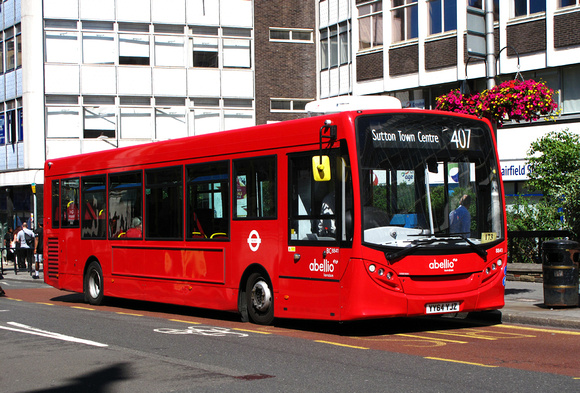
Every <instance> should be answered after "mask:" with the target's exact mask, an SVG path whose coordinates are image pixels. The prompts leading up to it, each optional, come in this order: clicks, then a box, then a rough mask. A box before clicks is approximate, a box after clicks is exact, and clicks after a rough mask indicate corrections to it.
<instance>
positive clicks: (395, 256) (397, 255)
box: [385, 235, 487, 262]
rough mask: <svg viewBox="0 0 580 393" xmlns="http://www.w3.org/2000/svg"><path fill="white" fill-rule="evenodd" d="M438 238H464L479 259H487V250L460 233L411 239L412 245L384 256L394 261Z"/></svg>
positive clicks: (438, 239)
mask: <svg viewBox="0 0 580 393" xmlns="http://www.w3.org/2000/svg"><path fill="white" fill-rule="evenodd" d="M440 240H465V242H466V243H467V244H469V246H470V247H471V248H473V250H474V251H475V253H476V254H477V255H479V256H480V257H481V259H483V260H484V261H487V250H484V249H482V248H481V247H479V246H478V245H477V244H475V243H474V242H472V241H471V240H469V239H468V238H467V237H464V236H460V235H455V236H454V235H434V236H433V237H430V238H428V239H421V240H415V241H413V245H412V246H410V247H405V248H403V249H401V250H399V251H396V252H391V253H385V257H386V258H387V260H388V261H390V262H395V261H397V260H399V259H401V258H402V257H404V256H407V255H409V254H411V253H413V252H415V250H416V249H417V248H419V247H421V246H424V245H426V244H432V243H435V242H437V241H440Z"/></svg>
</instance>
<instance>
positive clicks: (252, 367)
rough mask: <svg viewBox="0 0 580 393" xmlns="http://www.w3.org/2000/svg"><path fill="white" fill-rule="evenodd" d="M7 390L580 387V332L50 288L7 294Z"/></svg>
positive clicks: (1, 306) (3, 316)
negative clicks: (91, 296)
mask: <svg viewBox="0 0 580 393" xmlns="http://www.w3.org/2000/svg"><path fill="white" fill-rule="evenodd" d="M0 346H1V348H2V351H1V354H2V355H1V356H0V370H1V372H0V391H1V392H78V391H83V392H135V391H143V392H145V391H146V392H190V391H191V392H193V391H195V392H205V391H207V392H214V391H220V392H240V391H241V392H245V391H264V392H275V391H279V392H307V391H308V392H356V391H365V392H376V391H405V392H410V391H415V392H427V391H429V392H434V391H435V392H436V391H445V392H464V391H474V390H477V391H490V392H494V391H497V392H500V391H501V392H505V391H510V392H520V391H521V392H539V391H542V392H549V391H554V392H556V391H557V392H572V391H573V392H577V391H580V366H579V361H578V353H580V331H572V330H564V329H548V328H546V329H544V328H537V327H531V326H518V325H509V324H507V325H506V324H495V325H494V324H490V325H487V324H482V323H477V322H474V321H466V320H456V319H453V320H451V319H449V318H411V319H390V320H381V321H370V322H359V323H350V324H342V325H339V324H335V323H322V322H313V321H292V320H277V321H276V322H275V324H274V325H273V326H267V327H264V326H257V325H252V324H248V323H240V322H239V321H238V320H237V318H236V316H235V315H231V314H226V313H219V312H209V311H205V310H199V309H192V308H187V307H176V306H168V305H163V304H156V303H147V302H138V301H128V300H119V299H107V301H106V304H105V305H104V306H99V307H94V306H89V305H87V304H85V303H83V297H82V295H79V294H74V293H68V292H62V291H58V290H56V289H54V288H50V287H47V286H45V285H36V286H34V287H30V286H28V287H22V288H14V287H11V288H10V291H9V297H8V298H1V299H0Z"/></svg>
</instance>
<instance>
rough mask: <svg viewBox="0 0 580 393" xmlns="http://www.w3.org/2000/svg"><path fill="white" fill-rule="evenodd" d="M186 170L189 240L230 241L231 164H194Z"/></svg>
mask: <svg viewBox="0 0 580 393" xmlns="http://www.w3.org/2000/svg"><path fill="white" fill-rule="evenodd" d="M186 170H187V173H186V176H187V204H186V206H187V224H186V225H187V232H186V233H187V235H186V238H187V239H206V240H218V239H227V238H229V236H230V221H229V217H230V211H229V206H230V203H229V195H230V165H229V161H220V162H212V163H204V164H196V165H190V166H188V167H187V168H186Z"/></svg>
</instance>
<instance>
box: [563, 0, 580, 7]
mask: <svg viewBox="0 0 580 393" xmlns="http://www.w3.org/2000/svg"><path fill="white" fill-rule="evenodd" d="M578 4H580V0H558V8H564V7H569V6H574V5H578Z"/></svg>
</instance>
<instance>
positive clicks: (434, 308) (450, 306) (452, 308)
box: [425, 302, 459, 314]
mask: <svg viewBox="0 0 580 393" xmlns="http://www.w3.org/2000/svg"><path fill="white" fill-rule="evenodd" d="M446 312H459V302H450V303H434V304H427V305H426V306H425V313H426V314H442V313H446Z"/></svg>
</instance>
